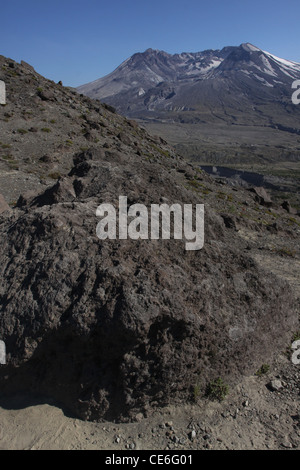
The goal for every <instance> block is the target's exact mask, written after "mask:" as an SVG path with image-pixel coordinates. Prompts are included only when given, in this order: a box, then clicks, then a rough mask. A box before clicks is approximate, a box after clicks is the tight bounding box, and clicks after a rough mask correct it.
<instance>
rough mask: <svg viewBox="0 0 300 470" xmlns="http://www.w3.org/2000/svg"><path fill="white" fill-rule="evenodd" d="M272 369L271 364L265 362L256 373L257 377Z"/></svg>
mask: <svg viewBox="0 0 300 470" xmlns="http://www.w3.org/2000/svg"><path fill="white" fill-rule="evenodd" d="M269 370H270V366H269V364H263V365H262V366H261V367H260V368H259V369H258V371H257V372H255V375H257V377H261V376H262V375H265V374H267V373H268V372H269Z"/></svg>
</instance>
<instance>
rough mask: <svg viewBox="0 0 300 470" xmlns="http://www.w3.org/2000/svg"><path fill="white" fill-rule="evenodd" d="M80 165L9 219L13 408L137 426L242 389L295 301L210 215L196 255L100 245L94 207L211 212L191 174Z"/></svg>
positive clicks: (6, 331) (283, 334) (108, 162)
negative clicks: (17, 400)
mask: <svg viewBox="0 0 300 470" xmlns="http://www.w3.org/2000/svg"><path fill="white" fill-rule="evenodd" d="M166 160H168V159H167V158H166ZM74 161H75V166H74V167H73V169H72V170H71V172H70V174H69V176H68V177H67V178H65V179H61V180H60V181H58V182H57V183H56V184H55V185H54V186H53V187H52V188H49V189H47V190H46V191H45V192H42V193H40V194H39V195H37V196H31V197H28V198H27V199H26V198H24V199H23V200H22V201H20V204H18V205H19V206H20V207H19V208H15V209H14V210H13V211H11V212H6V213H5V214H6V215H5V216H4V215H3V216H2V217H1V219H0V232H1V240H2V242H1V248H0V266H1V268H0V269H1V279H2V282H1V287H0V309H1V310H0V332H1V339H2V340H4V341H5V343H6V347H7V362H8V364H7V366H5V367H2V368H1V369H0V374H1V379H0V380H1V390H2V394H5V393H12V392H19V393H20V392H28V391H30V393H33V392H35V393H38V394H40V395H43V396H46V397H52V398H55V399H56V400H58V401H59V402H61V403H63V404H64V405H65V406H66V407H67V408H69V409H70V410H71V411H72V412H73V413H75V414H76V415H77V416H80V417H81V418H83V419H89V420H98V419H101V418H105V419H126V418H128V417H131V418H132V417H134V416H135V414H136V413H138V412H141V411H142V412H144V413H147V412H149V411H150V410H151V409H153V408H154V407H156V406H162V405H165V404H167V403H170V402H173V403H176V402H178V401H179V400H184V401H187V400H189V399H190V397H191V395H192V393H193V388H194V387H195V386H196V385H197V386H199V387H200V388H201V389H202V390H203V391H204V390H205V388H206V386H207V385H208V383H210V381H212V380H213V379H215V378H217V377H221V378H222V380H224V381H225V382H227V383H236V382H237V381H238V380H239V378H240V377H241V376H242V375H244V374H247V373H253V372H254V371H255V370H257V368H258V366H259V365H261V363H264V362H267V360H268V359H270V358H271V357H272V356H273V355H274V354H276V351H278V349H279V348H282V347H284V345H285V341H286V340H287V338H288V337H289V335H290V332H291V329H292V327H293V325H294V323H295V311H294V305H293V298H292V294H291V292H290V289H289V287H288V286H287V285H286V284H285V283H284V282H283V281H281V280H279V279H277V278H276V277H275V276H273V275H271V274H267V273H265V272H263V271H261V269H259V268H258V266H257V265H256V264H255V262H254V261H253V260H252V259H251V258H250V257H248V255H246V254H245V253H243V252H242V251H241V249H240V247H239V243H238V239H237V236H236V235H235V232H234V231H233V230H230V229H227V228H226V227H225V224H224V220H223V219H222V218H221V217H220V216H219V215H217V214H216V212H215V211H214V209H213V208H211V207H209V206H206V209H205V214H206V215H205V245H204V248H203V249H202V250H199V251H190V252H187V251H185V245H184V241H183V240H172V239H171V240H102V241H100V240H99V239H98V238H97V236H96V224H97V222H98V220H97V217H96V215H95V214H96V208H97V206H98V205H99V204H100V203H102V202H110V203H112V204H115V205H116V206H117V204H118V196H119V195H126V196H127V197H128V201H129V203H130V204H133V203H135V202H140V203H143V204H145V205H147V206H149V207H150V204H152V203H161V202H162V198H163V200H164V202H165V201H169V203H176V202H177V203H181V204H184V203H192V204H196V203H200V202H201V201H200V200H199V196H198V194H196V193H195V192H194V191H192V190H190V189H187V188H186V187H185V186H184V181H186V180H185V174H184V171H187V168H189V170H190V171H193V167H191V166H190V165H186V164H185V163H182V164H181V166H180V164H177V165H178V167H177V169H176V170H174V171H171V168H170V163H164V160H161V161H145V160H142V158H141V157H140V156H139V155H137V154H134V153H132V154H131V156H129V157H128V158H127V159H126V160H124V158H123V156H122V153H117V152H115V153H113V154H111V153H110V152H106V153H105V152H104V151H103V150H97V149H94V150H93V149H91V150H89V151H87V152H83V153H81V154H80V155H77V156H76V157H75V159H74ZM178 170H179V171H178ZM180 170H181V171H180ZM198 175H199V176H198V178H199V179H198V180H199V181H201V174H199V173H198ZM204 177H205V178H207V176H204Z"/></svg>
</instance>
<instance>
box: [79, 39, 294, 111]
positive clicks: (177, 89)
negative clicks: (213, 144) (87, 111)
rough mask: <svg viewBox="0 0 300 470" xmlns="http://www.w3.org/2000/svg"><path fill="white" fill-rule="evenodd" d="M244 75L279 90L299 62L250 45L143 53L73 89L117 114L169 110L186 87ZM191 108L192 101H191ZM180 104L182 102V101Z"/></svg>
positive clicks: (289, 85) (184, 91)
mask: <svg viewBox="0 0 300 470" xmlns="http://www.w3.org/2000/svg"><path fill="white" fill-rule="evenodd" d="M230 74H231V75H232V76H231V78H232V79H234V76H233V75H237V74H238V75H239V80H240V75H244V78H245V79H247V80H249V79H252V81H253V86H258V87H269V88H277V89H278V88H280V89H282V87H286V86H288V88H289V91H290V88H291V81H293V80H295V79H299V78H300V64H297V63H295V62H291V61H288V60H284V59H280V58H278V57H276V56H274V55H272V54H270V53H268V52H265V51H262V50H261V49H259V48H258V47H255V46H253V45H252V44H249V43H247V44H242V45H241V46H239V47H225V48H224V49H222V50H216V51H214V50H207V51H204V52H196V53H182V54H174V55H171V54H167V53H166V52H164V51H158V50H153V49H147V50H146V51H145V52H144V53H137V54H134V55H133V56H132V57H130V58H129V59H127V60H125V62H123V63H122V64H121V65H120V66H119V67H118V68H117V69H116V70H115V71H114V72H112V73H111V74H109V75H107V76H105V77H103V78H100V79H98V80H96V81H94V82H91V83H88V84H87V85H82V86H80V87H79V88H78V91H79V92H80V93H83V94H86V95H88V96H90V97H92V98H98V99H105V100H106V101H108V102H110V103H112V104H114V105H116V106H117V108H118V109H119V110H120V111H123V112H125V113H126V112H128V111H133V110H134V109H136V110H138V109H139V110H142V109H148V110H153V109H155V108H156V106H158V107H159V108H164V109H170V108H171V107H172V106H171V103H173V102H174V103H176V102H177V101H178V97H179V96H181V95H183V94H184V95H186V91H187V90H186V89H187V88H190V87H191V86H192V87H193V86H194V85H197V87H199V86H200V87H201V85H202V84H203V83H202V82H204V81H206V80H209V81H213V80H217V79H222V78H228V76H229V75H230ZM194 104H195V103H194ZM182 105H183V106H184V105H185V103H182Z"/></svg>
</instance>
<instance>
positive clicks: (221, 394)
mask: <svg viewBox="0 0 300 470" xmlns="http://www.w3.org/2000/svg"><path fill="white" fill-rule="evenodd" d="M228 392H229V386H228V385H227V384H225V383H224V382H223V380H222V379H221V378H220V377H219V378H218V379H216V380H214V381H213V382H210V383H209V384H208V386H207V388H206V396H207V397H208V398H210V399H211V400H218V401H222V400H224V399H225V398H226V396H227V395H228Z"/></svg>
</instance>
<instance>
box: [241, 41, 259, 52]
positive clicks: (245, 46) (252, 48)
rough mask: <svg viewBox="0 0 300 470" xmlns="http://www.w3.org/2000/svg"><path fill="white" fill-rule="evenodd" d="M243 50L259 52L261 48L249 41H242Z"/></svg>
mask: <svg viewBox="0 0 300 470" xmlns="http://www.w3.org/2000/svg"><path fill="white" fill-rule="evenodd" d="M240 47H242V48H243V49H244V50H245V51H247V52H261V49H259V48H258V47H256V46H254V45H253V44H251V43H250V42H244V43H243V44H241V46H240Z"/></svg>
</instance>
